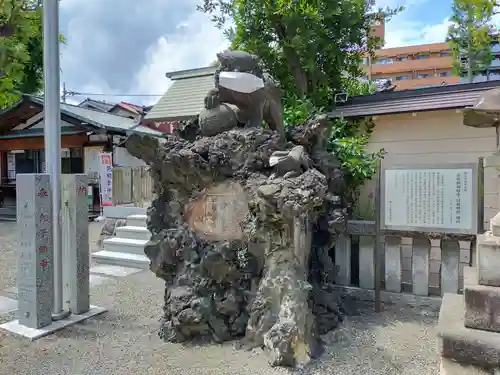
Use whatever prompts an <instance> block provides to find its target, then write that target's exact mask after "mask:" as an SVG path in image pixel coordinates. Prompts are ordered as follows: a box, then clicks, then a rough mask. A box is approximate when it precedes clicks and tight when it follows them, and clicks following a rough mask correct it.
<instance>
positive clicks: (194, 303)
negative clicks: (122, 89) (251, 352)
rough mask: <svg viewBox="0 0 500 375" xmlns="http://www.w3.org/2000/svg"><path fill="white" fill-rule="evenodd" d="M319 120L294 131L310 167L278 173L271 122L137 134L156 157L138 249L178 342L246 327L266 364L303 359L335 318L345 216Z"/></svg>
mask: <svg viewBox="0 0 500 375" xmlns="http://www.w3.org/2000/svg"><path fill="white" fill-rule="evenodd" d="M324 125H325V123H324V122H323V121H322V120H321V119H315V120H313V121H310V122H309V123H308V124H306V125H304V126H302V127H299V128H297V129H295V130H293V131H291V132H289V140H290V141H291V142H289V143H288V144H287V149H291V148H292V147H293V146H295V145H301V146H303V147H304V148H305V149H306V150H307V152H308V153H309V154H310V156H311V159H312V161H313V164H314V165H313V166H312V167H311V168H309V169H307V170H305V171H304V172H303V173H301V174H299V175H297V176H296V177H290V178H285V177H286V174H285V176H284V177H277V175H275V174H274V173H273V168H271V167H270V166H269V158H270V157H271V155H272V154H273V152H275V151H279V150H282V149H280V144H281V142H280V136H279V134H278V133H277V132H273V131H269V130H265V129H256V128H243V129H233V130H229V131H226V132H223V133H221V134H218V135H215V136H212V137H200V136H197V137H196V139H194V140H193V138H190V140H186V139H181V138H178V137H176V136H173V135H167V136H166V137H165V138H164V139H163V138H161V139H160V138H151V137H143V136H139V135H133V136H132V137H130V139H129V140H128V142H127V149H128V150H129V152H130V153H131V154H132V155H134V156H136V157H138V158H141V159H143V160H144V161H145V162H146V163H148V164H149V165H150V166H151V173H152V176H153V179H154V189H155V192H156V195H157V197H156V199H155V200H154V201H153V203H152V206H151V207H150V208H149V210H148V229H149V230H150V231H151V233H152V238H151V241H150V242H149V243H148V245H147V247H146V249H145V253H146V255H147V256H148V257H149V259H150V260H151V264H150V268H151V270H152V271H153V272H154V273H155V274H156V275H157V276H158V277H160V278H162V279H164V280H165V281H166V292H165V308H164V317H163V323H162V327H161V332H160V335H161V337H163V338H164V339H165V340H168V341H174V342H182V341H188V340H193V339H200V338H201V339H210V340H214V341H216V342H221V341H226V340H231V339H234V338H244V340H243V341H244V343H246V344H247V345H249V346H261V347H264V348H265V349H267V352H268V353H269V355H270V362H271V364H273V365H286V366H298V365H301V364H305V363H307V362H308V361H309V360H310V359H311V358H313V357H314V356H315V355H317V354H318V353H319V352H320V350H321V345H320V344H321V342H320V338H319V334H320V333H324V332H326V331H328V330H331V329H333V328H335V327H336V326H337V324H338V323H339V321H341V319H342V313H341V308H340V306H339V302H338V298H337V296H336V295H335V294H334V293H333V292H332V289H331V288H330V285H331V283H333V280H334V277H335V267H334V264H333V260H332V258H331V257H330V253H329V250H330V249H331V248H332V246H333V245H334V243H335V237H334V236H333V235H332V234H331V233H330V232H329V228H330V224H331V222H332V221H341V220H343V215H344V214H343V212H344V211H343V210H342V208H341V199H340V195H341V194H342V189H343V186H344V181H343V173H342V171H341V170H340V168H339V164H338V162H337V161H336V160H335V158H334V157H333V156H332V155H330V154H327V153H322V151H321V150H320V148H321V144H322V142H323V141H322V140H321V139H320V138H321V136H322V135H323V134H324V129H323V128H322V127H323V126H324Z"/></svg>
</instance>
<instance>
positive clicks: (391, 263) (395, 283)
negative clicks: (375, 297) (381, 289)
mask: <svg viewBox="0 0 500 375" xmlns="http://www.w3.org/2000/svg"><path fill="white" fill-rule="evenodd" d="M385 290H387V291H388V292H396V293H401V237H394V236H386V237H385Z"/></svg>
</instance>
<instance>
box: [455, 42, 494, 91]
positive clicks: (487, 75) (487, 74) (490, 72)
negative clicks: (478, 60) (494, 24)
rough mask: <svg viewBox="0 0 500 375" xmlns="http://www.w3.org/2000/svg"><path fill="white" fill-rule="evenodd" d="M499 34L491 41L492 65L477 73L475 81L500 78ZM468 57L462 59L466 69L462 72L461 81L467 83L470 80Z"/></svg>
mask: <svg viewBox="0 0 500 375" xmlns="http://www.w3.org/2000/svg"><path fill="white" fill-rule="evenodd" d="M498 38H499V36H498V35H495V38H494V40H493V41H492V43H491V53H492V55H493V60H492V61H491V64H490V66H489V67H488V68H487V69H486V70H485V71H484V72H481V73H480V74H476V75H475V77H474V81H473V82H484V81H497V80H500V43H499V41H498ZM465 60H466V59H462V61H463V63H464V71H463V72H462V78H461V82H463V83H467V82H468V81H469V80H468V78H467V71H466V66H467V64H466V61H465Z"/></svg>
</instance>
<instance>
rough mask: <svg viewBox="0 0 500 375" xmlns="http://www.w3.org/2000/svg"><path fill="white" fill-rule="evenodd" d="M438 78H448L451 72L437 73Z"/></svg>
mask: <svg viewBox="0 0 500 375" xmlns="http://www.w3.org/2000/svg"><path fill="white" fill-rule="evenodd" d="M439 76H440V77H450V76H451V72H441V73H439Z"/></svg>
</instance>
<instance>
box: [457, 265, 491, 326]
mask: <svg viewBox="0 0 500 375" xmlns="http://www.w3.org/2000/svg"><path fill="white" fill-rule="evenodd" d="M464 299H465V326H466V327H468V328H473V329H482V330H486V331H493V332H500V288H498V287H495V286H487V285H479V284H478V282H477V272H476V269H475V268H474V267H465V268H464Z"/></svg>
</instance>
